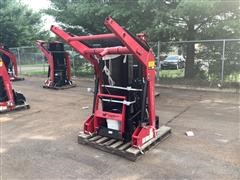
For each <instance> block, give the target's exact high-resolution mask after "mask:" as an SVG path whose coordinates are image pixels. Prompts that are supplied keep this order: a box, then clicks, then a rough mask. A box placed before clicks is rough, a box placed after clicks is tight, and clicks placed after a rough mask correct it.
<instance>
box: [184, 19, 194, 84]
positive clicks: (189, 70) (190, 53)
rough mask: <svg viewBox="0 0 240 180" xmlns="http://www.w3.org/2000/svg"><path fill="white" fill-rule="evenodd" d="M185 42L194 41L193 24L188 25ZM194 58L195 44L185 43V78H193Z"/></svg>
mask: <svg viewBox="0 0 240 180" xmlns="http://www.w3.org/2000/svg"><path fill="white" fill-rule="evenodd" d="M186 33H187V34H186V35H187V38H186V39H187V40H188V41H190V40H194V39H195V30H194V25H193V23H189V24H188V30H187V32H186ZM194 57H195V43H193V42H190V43H187V52H186V66H185V78H189V79H191V78H194V68H193V66H194Z"/></svg>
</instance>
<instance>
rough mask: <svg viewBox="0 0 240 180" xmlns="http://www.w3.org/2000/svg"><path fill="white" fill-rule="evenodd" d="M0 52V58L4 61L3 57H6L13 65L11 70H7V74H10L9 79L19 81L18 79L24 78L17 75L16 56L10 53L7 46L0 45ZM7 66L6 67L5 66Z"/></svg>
mask: <svg viewBox="0 0 240 180" xmlns="http://www.w3.org/2000/svg"><path fill="white" fill-rule="evenodd" d="M0 54H2V56H3V57H2V59H3V61H4V58H7V59H9V60H10V61H11V63H12V65H13V70H14V71H13V72H9V75H10V76H11V78H10V79H11V80H12V81H20V80H24V78H20V77H18V68H17V58H16V56H15V55H14V54H13V53H11V52H10V51H9V50H8V49H7V48H5V47H4V46H0ZM6 68H8V67H6Z"/></svg>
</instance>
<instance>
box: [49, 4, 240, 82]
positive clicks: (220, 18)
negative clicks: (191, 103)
mask: <svg viewBox="0 0 240 180" xmlns="http://www.w3.org/2000/svg"><path fill="white" fill-rule="evenodd" d="M51 2H52V7H51V8H50V9H48V10H47V14H49V15H53V16H54V17H55V18H56V21H57V22H60V23H61V25H62V27H63V28H64V29H65V30H67V31H70V32H72V33H74V34H89V33H90V34H97V33H103V32H106V29H105V28H104V26H103V21H104V18H105V17H107V16H109V15H110V16H112V17H113V18H114V19H116V20H117V21H118V22H119V23H120V24H121V25H123V26H124V27H125V28H126V29H128V30H129V31H131V32H133V33H138V32H142V31H145V32H147V33H148V34H149V37H150V40H151V41H155V42H156V41H158V40H160V41H181V40H187V41H189V40H197V39H224V38H239V37H240V23H239V19H240V9H239V7H240V4H239V2H238V1H229V0H218V1H215V0H176V1H172V2H175V3H172V4H170V5H168V4H166V3H164V0H151V1H149V0H130V1H129V0H51ZM169 45H170V44H169ZM169 45H166V46H164V47H161V48H162V49H165V50H166V52H167V51H168V50H169ZM195 56H196V53H195V48H194V43H189V44H188V45H187V47H186V71H185V77H188V78H194V77H195V76H198V77H199V78H205V76H206V75H205V74H204V73H203V72H202V70H201V69H199V68H198V65H194V59H195ZM210 58H211V57H210ZM195 71H196V72H195Z"/></svg>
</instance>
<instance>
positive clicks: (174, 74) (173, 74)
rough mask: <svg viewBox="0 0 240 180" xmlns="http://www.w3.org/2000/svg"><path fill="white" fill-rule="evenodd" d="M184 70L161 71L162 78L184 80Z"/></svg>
mask: <svg viewBox="0 0 240 180" xmlns="http://www.w3.org/2000/svg"><path fill="white" fill-rule="evenodd" d="M183 77H184V69H174V70H160V78H173V79H175V78H183Z"/></svg>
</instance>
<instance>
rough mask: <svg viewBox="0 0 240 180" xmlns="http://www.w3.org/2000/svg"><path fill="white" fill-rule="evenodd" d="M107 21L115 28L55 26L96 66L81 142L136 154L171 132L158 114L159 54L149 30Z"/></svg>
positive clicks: (130, 155) (132, 157)
mask: <svg viewBox="0 0 240 180" xmlns="http://www.w3.org/2000/svg"><path fill="white" fill-rule="evenodd" d="M104 24H105V26H106V27H107V28H108V29H109V30H110V31H111V32H112V33H110V34H99V35H89V36H73V35H72V34H70V33H67V32H65V31H63V30H62V29H60V28H58V27H55V26H52V27H51V31H52V32H53V33H55V34H56V35H57V36H59V37H60V38H61V39H63V40H64V41H65V42H66V43H67V44H69V45H70V46H71V47H72V48H73V49H75V50H76V51H77V52H78V53H80V54H81V55H82V56H84V57H85V58H86V59H87V60H88V61H90V62H91V63H92V65H93V67H94V72H95V90H94V100H93V110H92V115H90V117H88V118H87V120H86V121H85V122H84V131H83V132H80V134H79V136H78V142H79V143H82V144H88V145H91V146H93V147H95V148H98V149H101V150H103V151H107V152H111V153H114V154H118V155H120V156H124V157H125V158H128V159H130V160H136V159H137V158H138V157H139V156H141V155H142V154H143V153H144V152H145V151H147V150H148V149H149V148H150V147H151V146H153V145H155V144H156V143H157V142H159V141H160V140H161V139H163V138H166V137H167V136H168V135H169V134H170V132H171V128H169V127H166V126H160V123H159V117H158V116H156V110H155V57H154V54H153V51H152V49H151V48H150V47H149V46H148V44H147V41H146V36H145V34H143V33H141V34H138V35H137V36H134V35H132V34H131V33H130V32H128V31H127V30H126V29H124V28H122V27H121V26H120V25H119V24H118V23H117V22H115V21H114V20H113V19H112V18H111V17H108V18H106V19H105V23H104Z"/></svg>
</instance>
